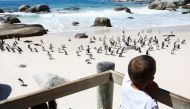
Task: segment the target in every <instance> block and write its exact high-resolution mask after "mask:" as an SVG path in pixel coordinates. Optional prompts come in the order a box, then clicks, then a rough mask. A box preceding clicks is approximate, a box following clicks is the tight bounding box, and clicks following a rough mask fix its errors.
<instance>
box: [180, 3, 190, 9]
mask: <svg viewBox="0 0 190 109" xmlns="http://www.w3.org/2000/svg"><path fill="white" fill-rule="evenodd" d="M181 8H183V9H190V3H188V4H186V5H184V6H182V7H181Z"/></svg>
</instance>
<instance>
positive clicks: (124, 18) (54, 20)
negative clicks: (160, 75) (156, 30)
mask: <svg viewBox="0 0 190 109" xmlns="http://www.w3.org/2000/svg"><path fill="white" fill-rule="evenodd" d="M131 11H132V12H133V13H134V14H129V13H126V12H125V11H114V10H113V9H104V10H85V11H79V12H64V13H60V12H53V13H46V14H34V13H12V14H16V15H19V19H20V20H21V21H22V22H23V23H29V24H36V23H37V24H42V25H43V26H44V27H45V28H47V29H48V30H49V31H50V32H63V31H81V30H84V29H87V28H89V27H91V25H93V23H94V20H95V18H96V17H108V18H110V20H111V23H112V25H113V27H114V28H144V27H155V26H175V25H187V24H190V19H189V15H182V14H181V12H180V11H177V12H169V11H167V10H165V11H162V10H150V9H148V7H147V6H146V7H140V8H131ZM128 17H134V19H128ZM74 21H78V22H79V23H80V24H79V26H78V27H73V26H72V22H74Z"/></svg>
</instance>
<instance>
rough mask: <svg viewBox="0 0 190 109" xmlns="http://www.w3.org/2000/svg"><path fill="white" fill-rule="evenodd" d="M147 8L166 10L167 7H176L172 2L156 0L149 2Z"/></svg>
mask: <svg viewBox="0 0 190 109" xmlns="http://www.w3.org/2000/svg"><path fill="white" fill-rule="evenodd" d="M148 8H149V9H156V10H166V9H167V8H168V9H177V8H178V7H177V6H176V5H175V4H174V3H173V2H167V1H158V2H153V3H150V4H149V6H148Z"/></svg>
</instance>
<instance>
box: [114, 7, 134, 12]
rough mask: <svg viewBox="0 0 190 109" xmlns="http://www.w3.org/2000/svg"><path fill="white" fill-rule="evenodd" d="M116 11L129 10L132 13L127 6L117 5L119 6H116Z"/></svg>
mask: <svg viewBox="0 0 190 109" xmlns="http://www.w3.org/2000/svg"><path fill="white" fill-rule="evenodd" d="M114 10H115V11H124V10H125V12H127V13H131V10H130V9H129V8H127V7H117V8H114Z"/></svg>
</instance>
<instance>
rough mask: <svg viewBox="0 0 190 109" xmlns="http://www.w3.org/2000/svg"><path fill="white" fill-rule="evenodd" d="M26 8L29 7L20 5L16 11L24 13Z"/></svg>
mask: <svg viewBox="0 0 190 109" xmlns="http://www.w3.org/2000/svg"><path fill="white" fill-rule="evenodd" d="M28 8H30V6H29V5H21V6H20V7H19V8H18V11H19V12H25V11H26V10H27V9H28Z"/></svg>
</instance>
